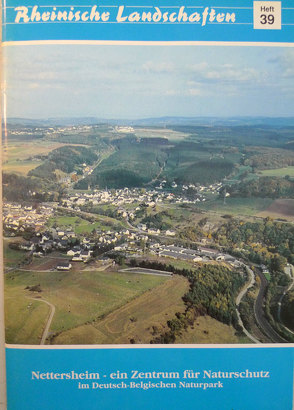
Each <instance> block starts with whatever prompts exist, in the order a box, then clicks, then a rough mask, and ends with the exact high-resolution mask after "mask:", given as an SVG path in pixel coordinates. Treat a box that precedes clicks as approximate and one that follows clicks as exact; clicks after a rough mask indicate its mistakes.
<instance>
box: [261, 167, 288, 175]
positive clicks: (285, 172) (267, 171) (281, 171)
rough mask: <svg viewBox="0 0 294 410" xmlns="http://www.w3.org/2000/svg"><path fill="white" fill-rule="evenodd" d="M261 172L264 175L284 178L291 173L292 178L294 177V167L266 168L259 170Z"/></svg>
mask: <svg viewBox="0 0 294 410" xmlns="http://www.w3.org/2000/svg"><path fill="white" fill-rule="evenodd" d="M258 173H259V174H261V175H263V176H269V177H281V178H284V177H285V176H287V175H289V177H290V178H293V177H294V167H284V168H277V169H265V170H263V171H259V172H258Z"/></svg>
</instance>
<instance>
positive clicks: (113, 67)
mask: <svg viewBox="0 0 294 410" xmlns="http://www.w3.org/2000/svg"><path fill="white" fill-rule="evenodd" d="M4 50H5V52H4V57H5V60H4V61H5V67H6V94H7V116H8V117H25V118H48V117H84V116H95V117H100V118H130V119H132V118H146V117H160V116H294V50H293V49H290V48H280V47H224V46H209V47H203V46H182V47H179V46H141V47H139V46H97V45H39V46H31V45H30V46H11V47H6V48H5V49H4Z"/></svg>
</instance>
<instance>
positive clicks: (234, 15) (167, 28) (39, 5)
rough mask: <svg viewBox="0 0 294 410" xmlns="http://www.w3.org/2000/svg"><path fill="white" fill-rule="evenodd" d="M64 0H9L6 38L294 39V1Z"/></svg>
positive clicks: (5, 11) (234, 40)
mask: <svg viewBox="0 0 294 410" xmlns="http://www.w3.org/2000/svg"><path fill="white" fill-rule="evenodd" d="M64 3H65V2H64V1H61V0H58V1H55V2H52V3H50V2H48V1H46V0H39V1H36V2H35V1H31V0H16V1H15V0H14V1H12V0H8V1H7V2H5V3H4V5H3V41H4V42H12V41H38V40H54V41H56V40H73V41H75V40H87V41H168V42H171V41H181V42H183V41H189V42H203V41H208V42H215V41H219V42H220V41H221V42H269V43H270V42H278V43H279V42H290V41H292V40H293V38H294V25H293V21H294V7H293V2H291V1H290V0H288V1H274V2H272V1H264V2H260V1H253V0H247V1H244V0H242V1H238V2H236V1H231V0H225V1H224V0H216V1H214V2H208V1H205V0H202V1H197V2H196V3H194V4H191V3H190V2H187V1H184V2H183V1H179V0H175V1H174V2H172V5H166V2H163V1H160V2H156V3H154V2H151V1H150V0H146V1H144V2H135V1H132V0H128V1H124V2H122V3H114V2H109V0H108V1H106V2H103V3H102V4H97V2H94V1H93V0H89V1H88V2H86V4H85V2H84V1H81V0H78V1H75V2H73V3H69V4H64ZM139 3H140V4H139ZM169 4H171V3H169ZM272 4H273V5H272Z"/></svg>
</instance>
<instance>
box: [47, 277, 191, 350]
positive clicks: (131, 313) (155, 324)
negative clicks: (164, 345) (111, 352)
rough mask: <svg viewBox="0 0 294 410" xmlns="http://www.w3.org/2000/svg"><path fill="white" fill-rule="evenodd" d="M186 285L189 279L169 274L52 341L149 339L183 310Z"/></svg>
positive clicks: (126, 341)
mask: <svg viewBox="0 0 294 410" xmlns="http://www.w3.org/2000/svg"><path fill="white" fill-rule="evenodd" d="M188 286H189V285H188V281H187V280H186V279H185V278H183V277H181V276H174V277H173V278H169V279H167V280H166V281H165V282H164V283H162V284H161V285H160V286H157V287H155V288H153V289H151V290H149V291H148V292H146V293H144V294H143V295H141V296H139V297H138V298H136V299H134V300H132V301H130V302H129V303H127V304H125V305H124V306H122V307H120V308H119V309H116V310H114V311H113V312H112V313H110V314H109V315H107V316H106V317H105V318H104V319H102V320H97V321H94V322H92V323H90V324H87V325H83V326H80V327H77V328H75V329H72V330H69V331H67V332H64V333H62V334H61V335H60V336H57V337H56V338H55V339H54V343H57V344H80V343H90V344H92V343H96V344H97V343H98V344H109V343H111V344H112V343H119V344H128V343H130V340H133V341H135V343H150V340H152V339H153V338H154V336H157V335H159V334H160V333H162V332H164V331H166V329H167V326H166V322H167V320H170V319H172V318H173V317H174V315H175V313H176V312H184V310H185V305H184V302H183V300H182V296H183V295H184V294H185V293H186V292H187V290H188Z"/></svg>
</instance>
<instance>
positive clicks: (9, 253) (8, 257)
mask: <svg viewBox="0 0 294 410" xmlns="http://www.w3.org/2000/svg"><path fill="white" fill-rule="evenodd" d="M9 242H16V239H15V238H12V239H4V241H3V256H4V263H5V266H6V267H12V266H17V264H18V263H20V262H21V261H23V259H24V258H25V256H26V254H27V252H25V251H19V250H14V249H11V248H9Z"/></svg>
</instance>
